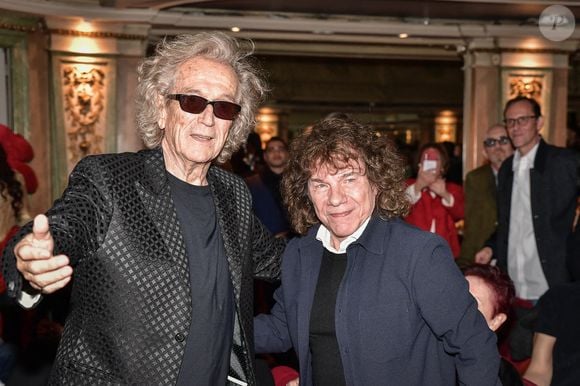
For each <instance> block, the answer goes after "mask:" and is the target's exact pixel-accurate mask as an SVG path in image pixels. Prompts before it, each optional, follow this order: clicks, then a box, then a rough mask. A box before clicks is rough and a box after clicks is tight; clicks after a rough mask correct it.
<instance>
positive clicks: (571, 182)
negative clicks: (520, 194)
mask: <svg viewBox="0 0 580 386" xmlns="http://www.w3.org/2000/svg"><path fill="white" fill-rule="evenodd" d="M513 161H514V157H513V156H511V157H510V158H508V159H507V160H505V161H504V162H503V164H502V166H501V168H500V170H499V174H498V196H497V197H498V203H497V205H498V225H497V233H496V238H495V240H492V242H491V243H489V244H488V245H489V246H491V247H492V248H493V250H494V254H493V255H494V257H496V258H497V261H498V265H499V266H500V267H501V268H502V269H504V270H505V271H506V272H507V265H508V264H507V254H508V240H509V227H510V207H511V197H512V186H513V180H514V172H513ZM577 194H578V158H577V157H576V156H575V154H574V153H572V152H571V151H570V150H566V149H562V148H559V147H556V146H551V145H548V144H547V143H546V142H544V140H541V141H540V144H539V147H538V151H537V153H536V158H535V160H534V167H533V168H532V169H530V197H531V198H530V200H531V207H532V221H533V226H534V235H535V237H536V245H537V246H538V255H539V256H540V262H541V264H542V269H543V271H544V275H545V276H546V280H547V281H548V285H549V286H550V287H552V286H554V285H556V284H560V283H566V282H569V281H571V277H570V273H569V272H568V270H567V268H566V241H567V239H568V238H569V236H570V234H571V233H572V223H573V221H574V215H575V213H576V197H577Z"/></svg>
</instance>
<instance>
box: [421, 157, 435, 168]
mask: <svg viewBox="0 0 580 386" xmlns="http://www.w3.org/2000/svg"><path fill="white" fill-rule="evenodd" d="M433 169H437V160H434V159H424V160H423V170H424V171H428V170H433Z"/></svg>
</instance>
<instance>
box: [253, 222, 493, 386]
mask: <svg viewBox="0 0 580 386" xmlns="http://www.w3.org/2000/svg"><path fill="white" fill-rule="evenodd" d="M317 230H318V226H315V227H313V228H312V229H310V231H309V232H308V234H307V235H306V236H305V237H302V238H300V239H293V240H292V241H291V242H290V243H289V244H288V247H287V249H286V251H285V253H284V258H283V261H282V285H281V287H280V288H279V289H278V290H277V291H276V293H275V299H276V304H275V305H274V307H273V309H272V314H271V315H259V316H258V317H257V318H256V319H255V320H254V328H255V337H256V351H257V352H278V351H285V350H288V349H289V348H290V347H292V346H293V347H294V349H295V350H296V353H297V355H298V359H299V364H300V385H301V386H311V385H312V365H311V357H310V348H309V326H310V309H311V307H312V303H313V298H314V294H315V290H316V284H317V281H318V274H319V270H320V264H321V260H322V254H323V246H322V243H321V242H320V241H318V240H316V232H317ZM335 315H336V316H335V325H336V337H337V341H338V346H339V349H340V353H341V359H342V364H343V367H344V375H345V378H346V383H347V384H348V385H361V386H362V385H364V386H368V385H397V386H399V385H441V386H449V385H455V384H456V372H457V374H458V376H459V381H460V382H461V384H466V385H475V386H477V385H481V386H484V385H485V386H490V385H495V384H499V383H498V371H499V359H500V358H499V354H498V351H497V347H496V337H495V334H494V333H493V332H492V331H491V330H490V329H489V328H488V326H487V324H486V323H485V320H484V319H483V317H482V315H481V314H480V313H479V311H478V310H477V305H476V304H475V301H474V300H473V298H472V297H471V295H470V294H469V290H468V285H467V281H466V280H465V278H464V277H463V275H462V274H461V272H460V271H459V269H458V268H457V266H456V265H455V262H454V260H453V257H452V255H451V251H450V250H449V247H448V246H447V244H446V242H445V241H444V240H443V239H441V238H440V237H439V236H436V235H434V234H431V233H429V232H423V231H420V230H418V229H416V228H415V227H413V226H410V225H407V224H405V223H404V222H403V221H401V220H391V221H386V220H382V219H379V218H378V217H374V216H373V218H372V219H371V221H370V222H369V224H368V226H367V228H366V229H365V231H364V232H363V234H362V235H361V237H360V238H359V239H358V241H356V242H354V243H353V244H351V245H350V246H349V247H348V248H347V268H346V272H345V276H344V277H343V279H342V282H341V284H340V287H339V289H338V294H337V299H336V309H335Z"/></svg>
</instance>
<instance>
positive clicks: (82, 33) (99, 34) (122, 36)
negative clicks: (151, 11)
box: [48, 28, 148, 40]
mask: <svg viewBox="0 0 580 386" xmlns="http://www.w3.org/2000/svg"><path fill="white" fill-rule="evenodd" d="M48 31H49V32H50V33H51V34H56V35H65V36H82V37H89V38H115V39H124V40H147V38H148V37H147V36H145V35H136V34H124V33H119V32H102V31H91V32H86V31H76V30H69V29H60V28H58V29H54V28H51V29H49V30H48Z"/></svg>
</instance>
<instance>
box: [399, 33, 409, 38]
mask: <svg viewBox="0 0 580 386" xmlns="http://www.w3.org/2000/svg"><path fill="white" fill-rule="evenodd" d="M399 37H400V38H401V39H407V38H408V37H409V34H405V33H402V34H399Z"/></svg>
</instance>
